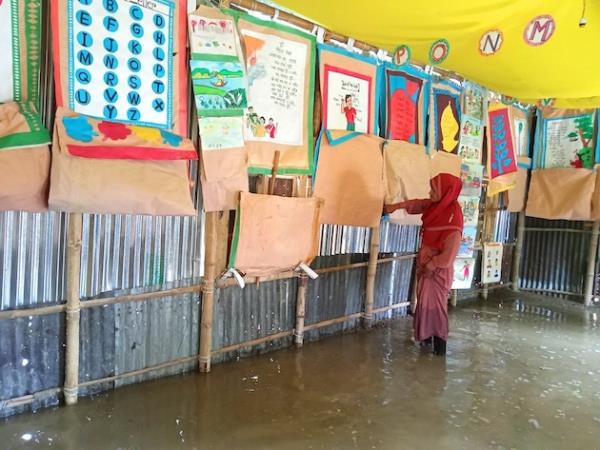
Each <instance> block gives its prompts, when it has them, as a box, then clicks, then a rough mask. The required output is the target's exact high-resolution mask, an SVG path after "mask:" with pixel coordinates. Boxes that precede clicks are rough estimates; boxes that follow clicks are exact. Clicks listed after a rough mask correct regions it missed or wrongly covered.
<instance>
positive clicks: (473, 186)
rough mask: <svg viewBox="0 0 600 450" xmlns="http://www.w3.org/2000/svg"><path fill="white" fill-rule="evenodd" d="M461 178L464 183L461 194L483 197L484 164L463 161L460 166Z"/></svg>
mask: <svg viewBox="0 0 600 450" xmlns="http://www.w3.org/2000/svg"><path fill="white" fill-rule="evenodd" d="M460 178H461V180H462V184H463V187H462V191H461V192H460V194H461V195H463V196H468V197H477V198H479V197H481V187H482V185H483V166H482V165H481V164H479V163H472V162H465V161H463V163H462V164H461V166H460Z"/></svg>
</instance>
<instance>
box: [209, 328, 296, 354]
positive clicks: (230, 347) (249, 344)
mask: <svg viewBox="0 0 600 450" xmlns="http://www.w3.org/2000/svg"><path fill="white" fill-rule="evenodd" d="M293 334H294V331H293V330H292V331H282V332H281V333H276V334H270V335H268V336H264V337H261V338H258V339H253V340H251V341H246V342H240V343H239V344H233V345H228V346H227V347H221V348H219V349H217V350H213V352H212V354H213V355H218V354H219V353H227V352H233V351H235V350H239V349H242V348H245V347H254V346H255V345H260V344H264V343H266V342H270V341H275V340H277V339H282V338H286V337H288V336H292V335H293Z"/></svg>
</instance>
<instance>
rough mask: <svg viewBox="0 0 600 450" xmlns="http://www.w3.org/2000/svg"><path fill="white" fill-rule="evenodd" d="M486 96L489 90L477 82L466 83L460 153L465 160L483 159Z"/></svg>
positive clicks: (477, 160) (475, 160)
mask: <svg viewBox="0 0 600 450" xmlns="http://www.w3.org/2000/svg"><path fill="white" fill-rule="evenodd" d="M486 96H487V91H485V90H484V89H482V88H481V87H479V86H477V85H476V84H474V83H470V82H465V83H464V85H463V91H462V117H461V120H460V139H459V146H458V155H459V156H461V157H462V158H463V160H465V161H472V162H478V163H481V160H482V155H481V150H482V146H483V133H484V119H485V109H486V108H485V106H486V104H487V101H485V99H486Z"/></svg>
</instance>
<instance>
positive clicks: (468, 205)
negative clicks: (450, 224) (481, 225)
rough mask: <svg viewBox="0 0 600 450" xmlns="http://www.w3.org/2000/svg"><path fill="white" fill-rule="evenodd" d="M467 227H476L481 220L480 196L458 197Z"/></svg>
mask: <svg viewBox="0 0 600 450" xmlns="http://www.w3.org/2000/svg"><path fill="white" fill-rule="evenodd" d="M458 203H459V204H460V209H461V210H462V213H463V217H464V226H465V227H476V226H477V223H478V222H479V197H465V196H463V195H461V196H460V197H458Z"/></svg>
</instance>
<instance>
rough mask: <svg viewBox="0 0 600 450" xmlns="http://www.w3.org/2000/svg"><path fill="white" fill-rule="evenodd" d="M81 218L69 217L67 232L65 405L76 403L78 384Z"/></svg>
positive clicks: (72, 215)
mask: <svg viewBox="0 0 600 450" xmlns="http://www.w3.org/2000/svg"><path fill="white" fill-rule="evenodd" d="M82 230H83V215H82V214H78V213H71V214H69V228H68V231H67V240H68V248H67V304H66V305H65V306H66V322H67V325H66V329H67V337H66V350H65V353H66V355H65V386H64V396H65V403H66V404H67V405H74V404H76V403H77V393H78V385H79V325H80V323H79V318H80V316H81V308H80V303H81V301H80V277H81V236H82Z"/></svg>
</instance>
